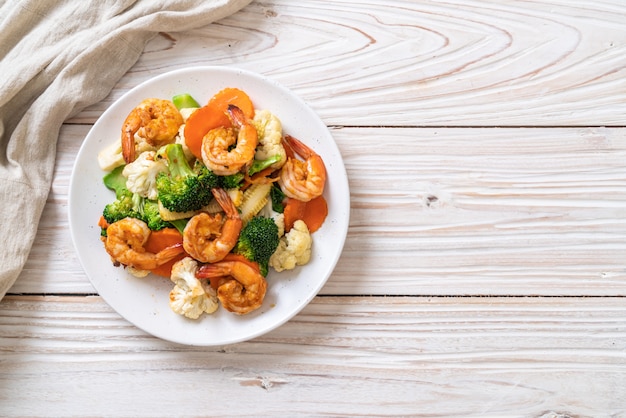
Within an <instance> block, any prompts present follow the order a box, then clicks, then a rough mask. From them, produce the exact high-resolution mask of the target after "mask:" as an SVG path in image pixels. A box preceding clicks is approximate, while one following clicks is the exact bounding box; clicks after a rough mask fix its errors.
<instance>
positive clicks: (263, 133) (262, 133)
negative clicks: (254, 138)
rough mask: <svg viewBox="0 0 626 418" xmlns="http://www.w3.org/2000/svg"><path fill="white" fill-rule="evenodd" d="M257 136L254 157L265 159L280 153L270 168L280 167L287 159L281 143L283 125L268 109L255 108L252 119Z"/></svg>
mask: <svg viewBox="0 0 626 418" xmlns="http://www.w3.org/2000/svg"><path fill="white" fill-rule="evenodd" d="M252 123H253V124H254V127H255V128H256V130H257V135H258V137H259V145H258V146H257V149H256V154H255V155H254V158H255V159H256V160H261V161H262V160H266V159H268V158H270V157H273V156H274V155H280V161H278V162H276V163H274V164H272V168H276V169H278V168H280V167H282V166H283V164H285V162H286V161H287V153H286V152H285V148H284V147H283V145H282V140H283V125H282V124H281V123H280V120H279V119H278V118H277V117H276V116H275V115H274V114H273V113H271V112H270V111H269V110H256V111H255V113H254V119H253V120H252Z"/></svg>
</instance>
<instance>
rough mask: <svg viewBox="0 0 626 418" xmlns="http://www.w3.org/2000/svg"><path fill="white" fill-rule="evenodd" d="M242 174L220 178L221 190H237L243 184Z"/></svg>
mask: <svg viewBox="0 0 626 418" xmlns="http://www.w3.org/2000/svg"><path fill="white" fill-rule="evenodd" d="M244 177H245V176H244V175H243V173H235V174H231V175H229V176H222V177H220V181H221V186H222V188H223V189H226V190H228V189H239V188H240V187H241V186H242V184H243V179H244Z"/></svg>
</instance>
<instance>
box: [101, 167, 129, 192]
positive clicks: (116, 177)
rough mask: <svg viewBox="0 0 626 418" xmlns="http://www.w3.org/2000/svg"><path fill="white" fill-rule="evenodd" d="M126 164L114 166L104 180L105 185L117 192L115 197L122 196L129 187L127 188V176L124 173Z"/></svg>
mask: <svg viewBox="0 0 626 418" xmlns="http://www.w3.org/2000/svg"><path fill="white" fill-rule="evenodd" d="M124 167H126V166H125V165H121V166H119V167H116V168H114V169H113V170H112V171H111V172H110V173H107V174H106V175H105V176H104V177H103V178H102V181H103V182H104V185H105V186H106V187H107V188H108V189H111V190H113V191H114V192H115V197H117V198H120V197H121V196H122V194H123V193H124V192H126V191H128V189H127V188H126V177H124V176H123V175H122V172H123V171H124Z"/></svg>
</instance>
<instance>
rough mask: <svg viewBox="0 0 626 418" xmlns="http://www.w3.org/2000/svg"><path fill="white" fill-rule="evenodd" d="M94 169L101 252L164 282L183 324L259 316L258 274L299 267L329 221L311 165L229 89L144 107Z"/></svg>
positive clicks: (316, 160)
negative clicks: (102, 194) (98, 174)
mask: <svg viewBox="0 0 626 418" xmlns="http://www.w3.org/2000/svg"><path fill="white" fill-rule="evenodd" d="M98 163H99V165H100V167H101V168H102V169H103V170H104V171H106V174H105V175H104V177H103V181H104V184H105V185H106V187H107V188H108V189H110V190H111V191H112V193H111V202H110V203H108V204H107V205H106V206H105V207H104V208H103V210H102V216H101V217H100V220H99V223H98V225H99V226H100V228H101V240H102V242H103V243H104V249H105V250H106V252H107V253H108V255H109V256H110V257H111V260H112V262H113V263H114V265H116V266H121V267H124V268H125V269H126V270H127V271H129V272H130V273H131V274H132V275H134V276H136V277H138V278H145V277H146V276H148V274H150V273H153V274H156V275H158V276H163V277H167V278H169V279H170V280H171V282H172V285H173V286H172V289H171V292H170V295H169V305H170V307H171V309H172V310H173V311H174V312H176V313H178V314H180V315H184V316H185V317H187V318H191V319H198V318H200V317H201V316H202V315H203V314H211V313H213V312H215V311H216V310H217V309H219V307H220V306H222V308H223V309H226V310H227V311H230V312H234V313H236V314H247V313H249V312H252V311H254V310H256V309H258V308H259V307H260V306H261V305H262V303H263V299H264V297H265V293H266V291H267V287H268V281H267V279H266V278H267V275H268V272H269V271H270V270H274V271H276V272H281V271H284V270H291V269H294V268H296V267H297V266H302V265H305V264H307V263H308V262H309V260H310V259H311V249H312V242H313V240H312V234H313V233H314V232H315V231H316V230H318V229H319V228H320V227H321V226H322V224H323V223H324V220H325V218H326V216H327V214H328V208H327V205H326V201H325V200H324V197H323V195H322V193H323V192H324V185H325V183H326V169H325V167H324V162H323V161H322V158H321V157H320V156H319V155H318V154H317V153H316V152H315V151H314V150H313V149H311V148H310V147H308V146H307V145H305V143H304V142H302V141H300V140H299V139H296V138H294V137H292V136H290V135H288V134H286V133H285V132H283V129H282V124H281V122H280V119H279V118H278V117H277V116H276V115H275V114H273V113H272V112H271V110H258V109H255V107H254V105H253V102H252V100H251V99H250V97H249V96H248V95H247V94H246V93H245V92H244V91H242V90H240V89H237V88H226V89H224V90H221V91H219V92H217V93H216V94H215V95H214V96H213V97H212V98H211V99H210V100H209V101H208V103H207V104H206V105H204V106H201V105H200V104H199V103H198V102H197V101H196V99H195V98H194V97H192V96H190V95H189V94H181V95H178V96H174V97H173V98H172V99H171V100H165V99H158V98H148V99H145V100H144V101H142V102H141V103H139V104H138V105H137V107H135V108H134V109H133V110H132V111H131V112H130V113H129V114H128V117H127V118H126V119H125V120H124V123H123V124H122V127H121V134H120V139H119V140H117V141H115V142H114V143H112V144H111V145H109V146H108V147H106V148H104V149H103V150H101V152H100V153H99V155H98Z"/></svg>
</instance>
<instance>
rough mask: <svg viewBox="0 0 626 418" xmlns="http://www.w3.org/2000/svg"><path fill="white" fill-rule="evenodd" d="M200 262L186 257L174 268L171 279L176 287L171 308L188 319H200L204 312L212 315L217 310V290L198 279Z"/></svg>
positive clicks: (172, 292) (171, 299) (171, 295)
mask: <svg viewBox="0 0 626 418" xmlns="http://www.w3.org/2000/svg"><path fill="white" fill-rule="evenodd" d="M197 270H198V262H197V261H196V260H194V259H193V258H191V257H185V258H183V259H182V260H180V261H177V262H176V263H175V264H174V265H173V266H172V275H171V277H170V279H171V280H172V282H174V284H175V286H174V288H173V289H172V291H171V292H170V308H172V310H173V311H174V312H176V313H177V314H180V315H184V316H186V317H187V318H191V319H198V318H199V317H200V315H202V313H203V312H206V313H208V314H211V313H213V312H215V311H216V310H217V307H218V302H217V294H216V292H215V289H213V288H212V287H211V286H209V285H208V284H207V283H202V282H201V281H200V280H198V278H196V271H197Z"/></svg>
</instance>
